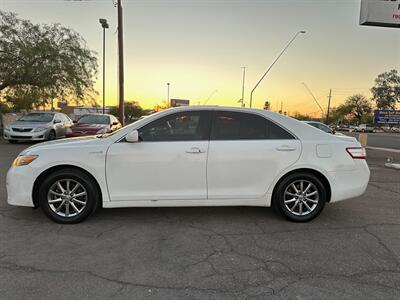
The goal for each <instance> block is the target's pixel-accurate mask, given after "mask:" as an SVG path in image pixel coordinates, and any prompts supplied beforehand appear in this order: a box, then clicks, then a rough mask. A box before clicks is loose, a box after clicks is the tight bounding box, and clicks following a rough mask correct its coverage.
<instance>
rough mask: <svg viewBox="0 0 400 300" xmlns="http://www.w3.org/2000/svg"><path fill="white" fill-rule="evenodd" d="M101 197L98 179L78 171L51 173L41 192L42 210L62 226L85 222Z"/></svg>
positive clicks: (67, 170)
mask: <svg viewBox="0 0 400 300" xmlns="http://www.w3.org/2000/svg"><path fill="white" fill-rule="evenodd" d="M99 198H100V197H99V191H98V189H97V187H96V183H95V182H94V180H93V179H92V178H91V177H90V176H88V175H87V174H86V173H84V172H82V171H79V170H75V169H64V170H59V171H56V172H54V173H51V174H50V175H49V176H48V177H47V178H46V179H45V180H44V181H43V183H42V185H41V186H40V189H39V202H40V207H41V208H42V210H43V211H44V213H45V214H46V215H47V216H48V217H49V218H50V219H52V220H53V221H55V222H58V223H65V224H74V223H79V222H81V221H83V220H84V219H86V218H87V217H88V216H89V215H90V214H91V213H93V212H94V211H95V210H96V208H97V206H98V199H99Z"/></svg>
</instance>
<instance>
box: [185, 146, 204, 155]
mask: <svg viewBox="0 0 400 300" xmlns="http://www.w3.org/2000/svg"><path fill="white" fill-rule="evenodd" d="M186 153H192V154H196V153H204V151H202V150H201V149H200V148H197V147H192V148H190V149H189V150H186Z"/></svg>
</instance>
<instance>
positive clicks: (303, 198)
mask: <svg viewBox="0 0 400 300" xmlns="http://www.w3.org/2000/svg"><path fill="white" fill-rule="evenodd" d="M319 198H320V195H319V191H318V188H317V187H316V186H315V184H314V183H312V182H311V181H309V180H305V179H301V180H296V181H293V182H292V183H290V184H289V185H288V186H287V187H286V189H285V192H284V199H283V200H284V204H285V207H286V209H287V210H289V211H290V213H292V214H293V215H296V216H306V215H309V214H310V213H312V212H313V211H314V210H315V209H316V207H317V205H318V202H319Z"/></svg>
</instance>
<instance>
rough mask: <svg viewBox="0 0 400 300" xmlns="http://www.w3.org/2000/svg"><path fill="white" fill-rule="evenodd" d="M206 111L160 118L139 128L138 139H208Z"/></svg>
mask: <svg viewBox="0 0 400 300" xmlns="http://www.w3.org/2000/svg"><path fill="white" fill-rule="evenodd" d="M208 115H209V114H208V112H206V111H199V112H183V113H175V114H172V115H169V116H166V117H163V118H160V119H158V120H156V121H154V122H151V123H150V124H147V125H145V126H144V127H142V128H141V129H140V130H139V139H140V141H145V142H147V141H151V142H163V141H199V140H208V133H209V125H210V124H209V123H210V122H209V118H208Z"/></svg>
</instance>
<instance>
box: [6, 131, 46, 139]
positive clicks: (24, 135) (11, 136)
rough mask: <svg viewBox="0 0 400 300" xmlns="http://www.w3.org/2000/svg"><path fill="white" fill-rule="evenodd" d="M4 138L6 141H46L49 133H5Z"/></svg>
mask: <svg viewBox="0 0 400 300" xmlns="http://www.w3.org/2000/svg"><path fill="white" fill-rule="evenodd" d="M3 137H4V139H5V140H16V141H44V140H46V139H47V131H41V132H14V131H4V133H3Z"/></svg>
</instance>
